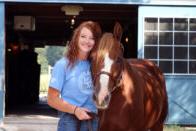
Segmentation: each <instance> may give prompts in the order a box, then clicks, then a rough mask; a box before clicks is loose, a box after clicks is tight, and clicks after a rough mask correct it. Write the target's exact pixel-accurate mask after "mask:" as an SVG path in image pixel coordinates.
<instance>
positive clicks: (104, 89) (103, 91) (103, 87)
mask: <svg viewBox="0 0 196 131" xmlns="http://www.w3.org/2000/svg"><path fill="white" fill-rule="evenodd" d="M113 62H114V61H113V60H112V59H110V58H109V54H108V53H107V54H106V55H105V58H104V67H103V69H102V70H101V71H105V72H108V73H110V71H111V66H112V64H113ZM108 84H109V76H108V75H106V74H101V75H100V92H99V94H98V100H99V104H101V103H102V101H103V100H104V98H105V97H106V96H107V95H108V94H109V90H108Z"/></svg>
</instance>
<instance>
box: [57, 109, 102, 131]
mask: <svg viewBox="0 0 196 131" xmlns="http://www.w3.org/2000/svg"><path fill="white" fill-rule="evenodd" d="M59 115H60V119H59V121H58V129H57V130H58V131H78V128H79V130H80V131H88V130H89V124H90V126H91V127H92V129H93V131H97V128H98V117H94V118H93V119H91V120H83V121H80V120H78V119H77V118H76V116H75V115H72V114H69V113H63V112H60V114H59Z"/></svg>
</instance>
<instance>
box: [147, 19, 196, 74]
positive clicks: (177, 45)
mask: <svg viewBox="0 0 196 131" xmlns="http://www.w3.org/2000/svg"><path fill="white" fill-rule="evenodd" d="M143 57H144V58H147V59H150V60H152V61H154V62H155V63H157V65H158V66H159V67H160V68H161V69H162V71H163V72H164V73H166V74H188V75H191V74H196V19H195V18H173V17H172V18H171V17H164V18H161V17H145V18H144V56H143Z"/></svg>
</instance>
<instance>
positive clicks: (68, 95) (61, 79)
mask: <svg viewBox="0 0 196 131" xmlns="http://www.w3.org/2000/svg"><path fill="white" fill-rule="evenodd" d="M49 87H52V88H54V89H57V90H58V91H59V92H60V95H61V98H62V99H63V100H65V101H66V102H68V103H70V104H73V105H76V106H79V107H85V108H87V109H89V110H90V111H91V112H94V113H97V108H96V106H95V104H94V102H93V99H92V94H93V83H92V77H91V72H90V62H89V61H88V60H78V61H77V62H76V63H75V65H74V67H73V68H70V67H68V59H67V58H66V57H64V58H61V59H60V60H58V61H57V62H56V64H55V66H54V67H53V71H52V76H51V80H50V84H49Z"/></svg>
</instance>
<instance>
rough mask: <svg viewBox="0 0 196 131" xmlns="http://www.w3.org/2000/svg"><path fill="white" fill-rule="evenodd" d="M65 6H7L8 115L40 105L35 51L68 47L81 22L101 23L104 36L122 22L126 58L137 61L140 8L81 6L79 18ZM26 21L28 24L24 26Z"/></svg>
mask: <svg viewBox="0 0 196 131" xmlns="http://www.w3.org/2000/svg"><path fill="white" fill-rule="evenodd" d="M64 5H66V6H70V5H69V4H43V3H7V4H6V12H5V13H6V14H5V16H6V18H5V19H6V25H5V27H6V52H5V54H6V73H5V74H6V84H5V85H6V87H5V88H6V97H5V100H6V105H5V107H6V113H7V114H9V111H10V110H11V109H14V108H16V107H20V106H23V107H24V106H29V105H39V104H38V103H39V83H40V66H41V65H40V64H38V63H37V54H36V53H35V51H34V49H35V48H36V47H44V46H46V45H59V46H66V43H67V41H69V39H70V37H71V35H72V31H73V30H74V28H75V27H77V25H79V24H80V23H81V22H82V21H86V20H93V21H96V22H98V23H99V24H100V25H101V28H102V31H103V32H111V31H112V30H113V26H114V24H115V22H116V21H118V22H120V23H121V25H122V27H123V29H124V31H123V36H122V40H121V43H122V44H123V46H124V57H125V58H136V57H137V34H138V33H137V28H138V27H137V23H138V7H137V6H134V5H115V4H114V5H111V4H110V5H103V4H79V6H80V7H82V10H81V11H80V12H79V15H67V14H65V12H64V11H62V7H63V6H64ZM77 6H78V5H77ZM72 19H74V23H73V22H72ZM24 21H25V22H27V23H23V22H24ZM16 22H18V23H19V26H18V25H17V23H16ZM26 24H27V25H26Z"/></svg>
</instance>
